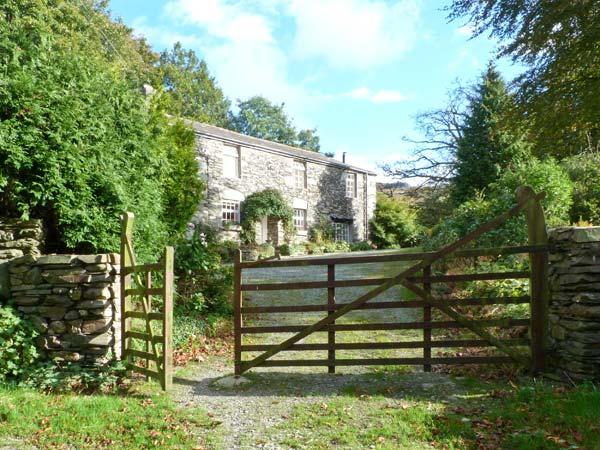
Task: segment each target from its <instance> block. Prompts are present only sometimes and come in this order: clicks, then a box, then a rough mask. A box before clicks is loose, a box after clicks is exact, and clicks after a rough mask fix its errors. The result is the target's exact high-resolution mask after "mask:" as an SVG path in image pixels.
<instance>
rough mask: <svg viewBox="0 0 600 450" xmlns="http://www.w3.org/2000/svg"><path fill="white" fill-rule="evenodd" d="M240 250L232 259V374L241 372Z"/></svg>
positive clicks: (238, 374)
mask: <svg viewBox="0 0 600 450" xmlns="http://www.w3.org/2000/svg"><path fill="white" fill-rule="evenodd" d="M241 263H242V252H241V250H239V249H237V250H236V251H235V257H234V260H233V334H234V342H233V361H234V372H233V373H234V375H235V376H236V377H238V376H240V375H241V374H242V289H241V286H242V268H241V267H240V264H241Z"/></svg>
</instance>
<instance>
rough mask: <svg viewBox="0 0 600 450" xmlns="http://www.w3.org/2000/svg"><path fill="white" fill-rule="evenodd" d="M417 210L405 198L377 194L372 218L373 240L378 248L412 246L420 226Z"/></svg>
mask: <svg viewBox="0 0 600 450" xmlns="http://www.w3.org/2000/svg"><path fill="white" fill-rule="evenodd" d="M416 219H417V216H416V213H415V211H414V210H413V209H412V208H411V207H410V206H409V205H408V203H406V202H405V201H404V200H400V199H396V198H390V197H388V196H386V195H385V194H381V193H380V194H378V195H377V205H376V207H375V215H374V217H373V219H372V220H371V224H370V226H371V240H372V241H373V243H374V244H375V245H377V247H378V248H391V247H402V246H411V245H414V244H415V243H416V242H417V238H418V235H419V226H418V225H417V220H416Z"/></svg>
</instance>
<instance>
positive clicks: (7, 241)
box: [0, 218, 44, 301]
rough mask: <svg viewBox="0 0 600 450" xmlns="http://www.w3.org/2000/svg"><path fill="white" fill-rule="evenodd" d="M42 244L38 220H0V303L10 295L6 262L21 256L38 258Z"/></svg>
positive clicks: (42, 231) (41, 230)
mask: <svg viewBox="0 0 600 450" xmlns="http://www.w3.org/2000/svg"><path fill="white" fill-rule="evenodd" d="M43 244H44V230H43V228H42V222H41V221H40V220H38V219H33V220H19V219H9V218H0V301H2V300H6V299H7V298H8V295H9V293H10V285H9V275H8V261H10V260H11V259H13V258H17V257H19V256H23V255H33V256H39V255H40V254H41V252H42V247H43Z"/></svg>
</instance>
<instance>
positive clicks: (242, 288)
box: [234, 187, 548, 375]
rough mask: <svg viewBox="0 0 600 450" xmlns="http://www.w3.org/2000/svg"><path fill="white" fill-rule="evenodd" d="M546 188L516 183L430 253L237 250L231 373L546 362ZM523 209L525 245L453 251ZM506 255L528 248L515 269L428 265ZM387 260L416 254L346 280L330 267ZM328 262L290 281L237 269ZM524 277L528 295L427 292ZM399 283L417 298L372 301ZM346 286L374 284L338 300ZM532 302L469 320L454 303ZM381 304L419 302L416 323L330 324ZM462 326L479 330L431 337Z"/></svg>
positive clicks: (535, 364)
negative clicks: (296, 319)
mask: <svg viewBox="0 0 600 450" xmlns="http://www.w3.org/2000/svg"><path fill="white" fill-rule="evenodd" d="M543 197H544V194H543V193H542V194H535V193H534V192H533V190H532V189H531V188H527V187H524V188H520V189H519V190H518V193H517V204H516V205H515V206H514V207H513V208H511V209H510V210H508V211H506V212H505V213H503V214H502V215H500V216H498V217H497V218H495V219H493V220H491V221H490V222H488V223H486V224H484V225H482V226H480V227H479V228H477V229H476V230H475V231H473V232H471V233H469V234H468V235H467V236H465V237H463V238H461V239H459V240H457V241H456V242H454V243H452V244H450V245H448V246H446V247H444V248H442V249H441V250H439V251H436V252H422V253H400V254H383V255H375V256H370V255H369V256H348V257H331V258H303V259H290V260H280V261H277V260H274V261H273V260H272V261H258V262H242V261H241V256H240V254H239V253H238V255H237V258H236V261H235V272H234V330H235V345H234V361H235V374H236V375H240V374H242V373H243V372H245V371H247V370H249V369H251V368H253V367H257V366H262V367H282V366H327V367H328V369H329V372H330V373H333V372H335V367H336V366H348V365H388V364H394V365H395V364H406V365H408V364H415V365H423V367H424V370H426V371H428V370H431V365H432V364H470V363H474V364H482V363H501V362H517V363H519V364H523V365H528V366H530V367H531V369H532V371H533V372H539V371H541V370H543V369H544V367H545V341H546V323H547V302H548V289H547V278H548V277H547V270H548V269H547V265H548V264H547V258H548V256H547V251H548V246H547V235H546V228H545V222H544V215H543V210H542V208H541V204H540V200H541V199H543ZM521 212H525V216H526V220H527V229H528V236H529V242H528V245H523V246H514V247H503V248H491V249H467V250H459V249H460V248H461V247H464V246H465V245H466V244H468V243H469V242H471V241H473V240H475V239H477V238H478V237H479V236H481V235H482V234H484V233H486V232H488V231H490V230H493V229H494V228H496V227H498V226H499V225H501V224H502V223H504V222H505V221H506V220H508V219H510V218H512V217H514V216H516V215H517V214H519V213H521ZM510 254H529V260H530V270H529V271H519V272H500V273H476V274H453V275H440V276H432V274H431V266H432V264H433V263H435V262H436V261H439V260H440V259H442V258H457V257H459V258H465V257H472V258H477V257H481V256H500V255H510ZM388 261H418V262H417V263H416V264H414V265H412V266H411V267H409V268H407V269H405V270H403V271H402V272H401V273H399V274H398V275H396V276H394V277H391V278H382V279H352V280H336V278H335V268H336V266H338V265H342V264H364V263H372V262H388ZM314 265H320V266H327V275H328V276H327V281H306V282H295V283H263V284H245V283H243V271H244V270H245V269H250V268H267V267H268V268H276V267H294V266H314ZM522 278H529V280H530V283H529V287H530V295H529V296H524V297H507V298H470V299H460V300H443V299H440V298H436V297H433V296H432V295H431V285H432V284H433V283H448V282H460V281H471V280H502V279H522ZM396 285H403V286H404V287H405V288H407V289H408V290H410V291H411V292H413V293H414V294H415V295H416V297H417V299H416V300H399V301H394V302H390V301H385V302H370V301H369V300H371V299H373V298H375V297H377V296H378V295H380V294H381V293H383V292H385V291H387V290H388V289H390V288H391V287H393V286H396ZM350 286H377V287H375V288H374V289H372V290H370V291H369V292H367V293H366V294H364V295H361V296H360V297H358V298H357V299H355V300H354V301H352V302H349V303H341V304H340V303H336V300H335V290H336V288H343V287H350ZM318 288H323V289H327V303H326V304H325V303H324V304H315V305H296V306H289V305H285V306H283V305H282V306H244V305H243V301H242V299H243V293H244V292H247V291H288V290H296V289H318ZM517 303H529V304H530V312H531V314H530V319H515V318H500V319H494V320H486V321H482V320H479V321H477V320H472V319H470V318H468V317H466V316H465V315H463V314H461V313H460V312H458V311H457V310H456V309H455V308H454V307H455V306H464V305H485V304H517ZM383 308H421V309H422V310H423V319H422V321H419V322H409V323H395V322H392V323H360V324H336V319H338V318H340V317H341V316H343V315H344V314H347V313H348V312H350V311H355V310H365V309H383ZM432 308H437V309H438V310H440V311H441V312H442V313H444V314H445V315H446V316H448V317H449V318H450V319H451V320H445V321H432V316H431V311H432ZM309 311H311V312H314V311H323V312H326V313H327V315H326V317H324V318H323V319H321V320H319V321H318V322H316V323H314V324H312V325H309V326H301V325H281V326H263V327H247V326H244V324H243V315H244V314H253V313H294V312H298V313H303V312H309ZM516 326H528V327H529V335H530V339H499V338H497V337H495V336H494V335H492V334H491V333H490V332H489V331H488V330H487V328H489V327H503V328H510V327H516ZM440 328H441V329H444V328H446V329H447V328H466V329H468V330H470V331H471V332H473V333H474V334H475V335H477V336H478V339H470V340H437V341H436V340H432V335H431V330H432V329H440ZM402 329H422V330H423V340H422V341H409V342H355V343H346V342H345V343H336V339H335V337H336V333H337V332H341V331H351V330H402ZM319 331H326V332H327V342H326V343H315V344H305V343H298V341H300V340H302V339H304V338H305V337H307V336H309V335H310V334H312V333H315V332H319ZM290 332H295V333H296V334H295V335H293V336H292V337H290V338H289V339H286V340H285V341H283V342H282V343H281V344H278V345H243V343H242V337H243V335H248V334H254V333H290ZM522 345H527V346H529V347H530V356H529V355H527V354H526V353H524V352H522V351H518V350H517V349H516V348H517V347H518V346H522ZM486 346H491V347H496V348H497V349H498V350H500V352H501V353H503V355H501V356H472V357H461V356H458V357H432V356H431V349H432V348H443V347H452V348H456V347H486ZM407 348H422V349H423V356H422V357H418V358H376V359H336V356H335V353H336V350H361V349H407ZM302 350H326V351H327V358H326V359H312V360H306V359H295V360H281V359H271V358H272V357H273V356H274V355H276V354H278V353H280V352H285V351H302ZM256 351H260V352H263V353H262V354H260V355H259V356H257V357H256V358H254V359H250V360H243V358H242V354H243V353H244V352H256Z"/></svg>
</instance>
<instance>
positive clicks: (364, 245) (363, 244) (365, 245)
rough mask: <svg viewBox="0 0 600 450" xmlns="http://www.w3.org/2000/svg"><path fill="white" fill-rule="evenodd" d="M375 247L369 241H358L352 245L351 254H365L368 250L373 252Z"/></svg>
mask: <svg viewBox="0 0 600 450" xmlns="http://www.w3.org/2000/svg"><path fill="white" fill-rule="evenodd" d="M372 249H373V247H372V246H371V243H370V242H369V241H358V242H351V243H350V251H351V252H364V251H367V250H372Z"/></svg>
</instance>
